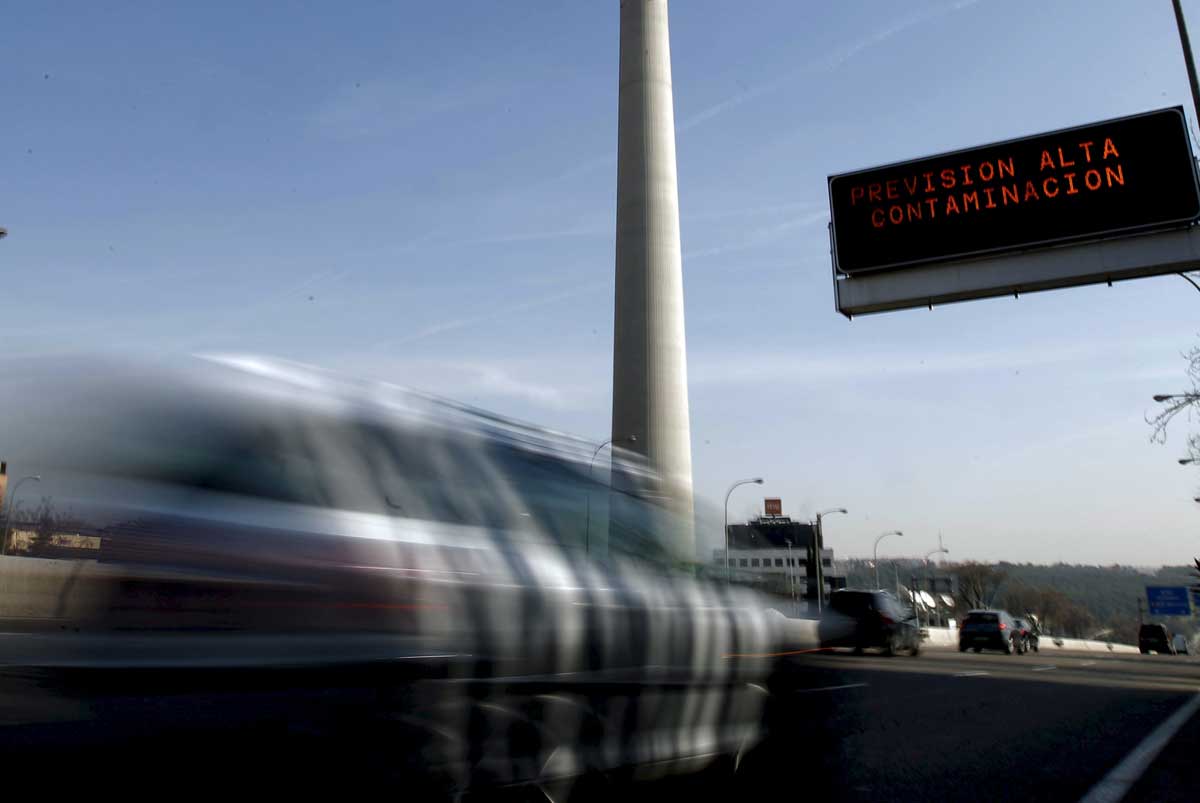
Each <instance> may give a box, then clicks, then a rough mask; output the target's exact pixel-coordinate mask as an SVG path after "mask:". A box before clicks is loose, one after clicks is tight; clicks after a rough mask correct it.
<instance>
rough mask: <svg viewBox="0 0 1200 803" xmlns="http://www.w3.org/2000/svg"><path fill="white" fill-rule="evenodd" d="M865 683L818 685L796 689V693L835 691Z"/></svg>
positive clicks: (858, 687)
mask: <svg viewBox="0 0 1200 803" xmlns="http://www.w3.org/2000/svg"><path fill="white" fill-rule="evenodd" d="M866 685H867V684H866V683H843V684H842V685H841V686H819V687H817V688H815V689H796V694H812V693H814V692H818V691H837V690H838V689H861V688H862V687H864V686H866Z"/></svg>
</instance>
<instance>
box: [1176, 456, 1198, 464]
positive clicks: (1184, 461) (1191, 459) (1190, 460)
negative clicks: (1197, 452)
mask: <svg viewBox="0 0 1200 803" xmlns="http://www.w3.org/2000/svg"><path fill="white" fill-rule="evenodd" d="M1195 462H1196V458H1194V457H1181V458H1179V465H1181V466H1190V465H1191V464H1192V463H1195Z"/></svg>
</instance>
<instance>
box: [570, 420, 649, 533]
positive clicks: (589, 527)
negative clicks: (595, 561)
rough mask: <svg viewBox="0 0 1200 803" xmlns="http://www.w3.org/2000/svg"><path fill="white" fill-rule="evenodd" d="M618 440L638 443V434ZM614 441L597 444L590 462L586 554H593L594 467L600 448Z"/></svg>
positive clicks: (585, 518) (586, 513)
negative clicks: (592, 482)
mask: <svg viewBox="0 0 1200 803" xmlns="http://www.w3.org/2000/svg"><path fill="white" fill-rule="evenodd" d="M618 440H620V441H623V442H626V443H637V435H630V436H629V437H628V438H618ZM612 443H613V439H612V438H609V439H608V440H606V441H604V442H603V443H601V444H600V445H599V446H597V447H596V450H595V451H594V452H592V459H591V460H590V461H589V462H588V492H587V500H586V503H585V508H586V512H585V513H584V517H583V518H584V525H583V551H584V554H591V551H592V485H591V481H592V469H594V468H595V467H596V456H597V455H599V454H600V450H601V449H603V448H604V447H605V446H609V445H610V444H612Z"/></svg>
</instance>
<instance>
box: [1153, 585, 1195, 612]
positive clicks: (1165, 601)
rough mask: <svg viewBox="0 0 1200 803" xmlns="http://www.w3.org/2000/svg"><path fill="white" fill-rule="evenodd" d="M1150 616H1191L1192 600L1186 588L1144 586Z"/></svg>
mask: <svg viewBox="0 0 1200 803" xmlns="http://www.w3.org/2000/svg"><path fill="white" fill-rule="evenodd" d="M1146 602H1147V607H1148V608H1149V610H1150V615H1151V616H1191V615H1192V600H1191V597H1190V596H1189V594H1188V587H1187V586H1146Z"/></svg>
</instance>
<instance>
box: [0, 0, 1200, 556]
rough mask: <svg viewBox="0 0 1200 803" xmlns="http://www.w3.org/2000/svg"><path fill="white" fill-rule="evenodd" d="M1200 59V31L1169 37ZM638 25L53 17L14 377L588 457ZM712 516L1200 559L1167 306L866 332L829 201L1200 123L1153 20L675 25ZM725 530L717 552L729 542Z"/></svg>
mask: <svg viewBox="0 0 1200 803" xmlns="http://www.w3.org/2000/svg"><path fill="white" fill-rule="evenodd" d="M1184 5H1185V10H1186V11H1187V12H1188V13H1189V14H1190V15H1191V16H1190V19H1192V20H1193V26H1194V28H1195V29H1196V32H1197V34H1200V3H1185V4H1184ZM617 8H618V4H617V0H611V2H601V1H600V0H589V1H588V2H561V1H560V2H548V1H547V2H541V1H540V0H523V1H522V2H516V3H497V2H490V1H489V2H484V1H483V0H462V1H461V2H456V3H433V4H429V3H422V4H414V3H403V2H397V3H388V2H363V3H355V4H315V3H313V4H303V5H300V4H291V3H289V4H268V3H257V4H252V8H251V9H250V10H247V9H246V8H245V4H232V3H231V4H227V5H224V6H223V5H222V4H218V3H212V4H205V5H204V6H203V7H199V6H197V7H195V8H192V7H190V6H189V5H187V4H178V5H177V6H176V5H172V6H171V7H166V5H165V4H152V3H146V4H134V3H126V4H121V5H118V6H117V8H116V9H115V10H114V9H113V8H105V9H100V8H98V7H96V6H95V5H94V4H90V3H77V4H66V3H64V4H54V3H44V4H35V5H34V6H31V7H27V8H25V9H23V10H22V13H21V15H20V16H18V17H14V18H13V19H15V21H16V24H12V23H13V19H10V20H9V24H6V25H4V26H3V27H2V28H0V94H2V95H3V97H4V98H5V114H4V117H3V125H0V155H2V158H0V166H2V168H3V169H2V170H0V225H4V226H6V227H7V228H8V229H9V230H10V236H9V238H8V239H6V240H4V241H3V243H0V282H3V284H2V285H0V342H3V344H4V345H3V347H2V349H3V353H5V354H10V355H38V354H49V353H60V352H78V351H88V350H95V349H105V350H115V351H118V352H120V353H129V354H136V353H154V354H163V353H166V354H187V353H193V352H213V351H221V352H230V351H236V352H254V353H260V354H267V355H275V356H279V357H284V358H289V359H296V360H302V361H305V362H310V363H314V364H318V365H322V366H327V367H331V368H337V369H341V370H346V371H349V372H352V373H355V374H360V375H368V376H375V377H379V378H384V379H388V380H390V381H394V382H398V383H401V384H407V385H412V386H415V387H419V388H422V389H427V390H431V391H435V392H439V393H442V394H444V395H448V396H452V397H455V398H459V399H462V400H465V401H469V402H473V403H476V404H479V405H481V406H485V407H488V408H491V409H494V410H497V411H499V412H503V413H507V414H510V415H514V416H517V417H520V418H524V419H528V420H532V421H536V422H540V423H544V424H547V425H549V426H553V427H557V428H561V429H566V430H569V431H573V432H577V433H579V434H582V435H586V436H592V437H595V438H596V439H597V440H600V439H602V438H603V437H604V436H605V435H606V433H607V429H608V422H609V405H610V401H611V348H612V328H613V322H612V304H613V228H614V193H615V171H616V159H615V150H616V110H617V104H616V101H617V98H616V91H617V84H616V70H617V63H616V62H617ZM671 14H672V17H671V24H672V32H671V33H672V51H673V63H674V86H675V108H676V120H677V123H678V158H679V177H680V204H681V210H682V232H683V250H684V283H685V292H686V304H687V313H686V314H687V336H688V350H689V371H690V385H691V387H690V394H691V411H692V430H693V461H694V466H695V480H696V488H697V494H698V496H699V497H701V498H703V499H707V500H709V502H710V503H712V504H719V503H720V500H721V498H722V497H723V495H724V491H725V488H726V487H727V486H728V484H729V482H731V481H732V480H734V479H737V478H740V477H743V476H751V475H756V474H761V475H763V476H765V477H766V478H767V484H766V485H765V486H764V488H763V489H762V493H759V491H758V489H750V488H746V489H740V490H739V491H738V493H737V495H736V496H735V497H734V502H733V504H732V506H731V514H732V515H733V516H734V517H739V516H746V515H749V514H751V513H753V512H754V511H755V510H757V509H759V508H760V506H761V497H762V496H763V495H777V496H781V497H783V499H784V505H785V510H786V511H787V512H790V513H792V514H793V515H798V516H804V517H807V516H809V515H811V514H812V513H813V512H814V511H815V510H817V509H820V508H823V507H832V506H846V507H848V508H849V509H850V511H851V512H850V515H849V516H845V517H839V518H836V519H831V520H830V522H829V526H828V540H829V544H830V545H831V546H833V547H834V548H835V549H836V550H837V551H838V552H839V553H842V554H858V555H863V554H868V553H869V551H870V547H871V544H872V542H873V540H874V536H875V535H877V534H878V533H880V532H882V531H884V530H888V529H893V528H899V529H902V530H904V531H905V533H906V535H905V537H904V539H903V540H897V539H891V540H890V541H889V542H888V543H887V545H886V546H885V550H890V552H891V553H893V554H906V555H920V554H924V553H925V552H927V551H929V550H930V549H933V548H934V547H935V546H936V545H937V536H938V533H939V532H941V533H942V534H943V535H944V538H945V541H946V545H947V546H948V547H950V549H951V551H952V554H951V557H953V558H960V559H966V558H975V559H1006V560H1013V561H1036V562H1042V561H1056V560H1066V561H1072V562H1099V563H1111V562H1118V561H1119V562H1126V563H1138V564H1157V563H1164V562H1170V563H1179V562H1182V561H1185V560H1188V559H1190V557H1191V556H1192V555H1193V553H1196V552H1200V538H1198V535H1200V506H1198V505H1196V504H1195V503H1194V502H1193V501H1192V497H1193V496H1196V495H1197V490H1198V489H1200V476H1197V474H1196V473H1195V472H1194V471H1192V470H1190V469H1182V468H1180V467H1179V466H1178V465H1176V463H1175V459H1176V458H1177V457H1179V456H1181V455H1182V453H1183V440H1184V435H1185V432H1186V429H1185V427H1186V422H1181V425H1180V426H1179V428H1178V429H1177V430H1176V431H1174V432H1173V433H1172V435H1173V437H1172V439H1171V441H1170V442H1169V443H1168V444H1167V445H1166V446H1165V447H1164V446H1158V445H1151V444H1150V443H1149V442H1148V436H1149V428H1148V427H1147V426H1146V424H1145V422H1144V416H1145V414H1146V413H1147V412H1148V411H1150V410H1151V409H1152V408H1153V404H1152V403H1151V402H1150V396H1151V395H1153V394H1154V393H1160V392H1167V391H1171V390H1175V389H1179V388H1181V387H1182V385H1183V379H1184V370H1183V369H1184V365H1185V363H1184V361H1183V360H1182V358H1181V357H1180V352H1182V351H1183V350H1185V349H1187V348H1188V347H1189V346H1191V345H1192V344H1193V343H1195V342H1196V338H1197V331H1198V330H1200V326H1198V325H1197V323H1198V322H1200V294H1198V293H1196V291H1195V290H1194V289H1192V288H1191V287H1190V286H1189V285H1187V284H1186V283H1185V282H1184V281H1183V280H1182V279H1179V278H1178V277H1163V278H1156V279H1148V280H1142V281H1137V282H1127V283H1123V284H1119V285H1117V286H1115V287H1112V288H1109V287H1104V286H1101V287H1091V288H1082V289H1074V290H1068V291H1060V292H1053V293H1043V294H1036V295H1031V296H1023V297H1021V298H1020V299H1019V300H1014V299H999V300H992V301H982V302H973V303H969V304H960V305H952V306H948V307H943V308H938V309H935V310H933V311H927V310H922V311H912V312H902V313H893V314H889V315H880V316H871V317H866V318H861V319H855V320H854V321H852V322H848V321H846V320H845V319H843V318H842V317H841V316H840V315H837V314H836V313H835V312H834V309H833V299H832V291H831V285H830V263H829V253H828V239H827V235H826V228H825V227H826V222H827V220H828V207H827V201H826V194H825V193H826V190H825V179H826V176H827V175H828V174H830V173H835V172H842V171H846V170H851V169H857V168H861V167H867V166H871V165H874V164H881V163H886V162H890V161H895V160H900V159H906V158H911V157H916V156H920V155H925V154H930V153H936V152H938V151H942V150H950V149H955V148H960V147H966V146H970V145H974V144H979V143H984V142H989V141H993V140H998V139H1005V138H1009V137H1014V136H1020V135H1023V134H1029V133H1035V132H1038V131H1042V130H1050V129H1054V128H1058V127H1063V126H1069V125H1076V124H1081V123H1086V122H1090V121H1093V120H1099V119H1103V118H1106V117H1114V116H1119V115H1124V114H1130V113H1134V112H1140V111H1145V110H1147V109H1152V108H1159V107H1164V106H1171V105H1178V104H1184V105H1188V106H1189V107H1188V116H1189V120H1192V128H1193V131H1194V130H1195V123H1194V119H1193V118H1194V114H1193V112H1192V110H1191V108H1190V105H1189V94H1188V89H1187V82H1186V77H1185V73H1184V67H1183V60H1182V57H1181V55H1180V51H1179V44H1178V39H1177V35H1176V32H1175V27H1174V18H1173V15H1172V11H1171V3H1170V2H1168V1H1167V0H1155V2H1153V3H1151V2H1147V0H1062V1H1061V2H1055V3H1046V2H1035V1H1033V0H1014V1H1012V2H995V1H993V0H978V2H969V1H967V0H964V1H961V2H943V1H940V0H914V1H913V2H905V3H889V2H868V1H866V0H861V1H857V2H851V1H850V0H847V1H846V2H839V3H820V4H818V3H797V2H794V0H748V1H747V2H745V3H730V2H728V1H727V0H721V1H720V2H718V1H717V0H676V2H675V3H674V4H673V7H672V10H671ZM717 536H719V533H716V534H714V537H717Z"/></svg>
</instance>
